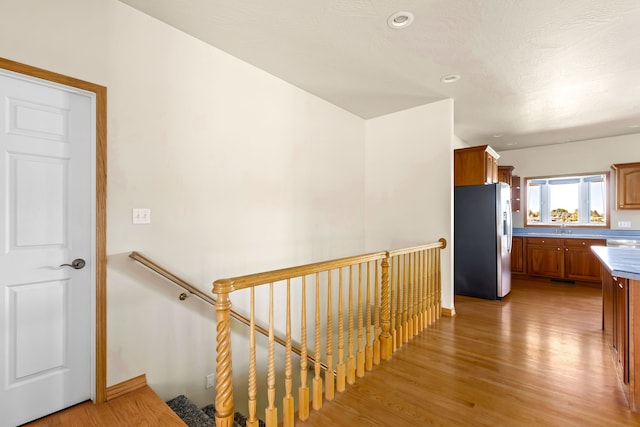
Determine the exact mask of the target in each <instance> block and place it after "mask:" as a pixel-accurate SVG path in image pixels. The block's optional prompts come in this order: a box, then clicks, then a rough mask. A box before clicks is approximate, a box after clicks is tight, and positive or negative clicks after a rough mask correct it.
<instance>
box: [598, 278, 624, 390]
mask: <svg viewBox="0 0 640 427" xmlns="http://www.w3.org/2000/svg"><path fill="white" fill-rule="evenodd" d="M602 329H603V330H604V334H605V339H606V341H607V344H609V346H611V350H612V351H613V359H614V362H615V367H616V370H617V371H618V374H619V376H620V378H622V381H623V382H624V383H625V384H628V383H629V280H628V279H625V278H622V277H615V276H611V273H609V272H608V271H607V269H606V268H603V269H602Z"/></svg>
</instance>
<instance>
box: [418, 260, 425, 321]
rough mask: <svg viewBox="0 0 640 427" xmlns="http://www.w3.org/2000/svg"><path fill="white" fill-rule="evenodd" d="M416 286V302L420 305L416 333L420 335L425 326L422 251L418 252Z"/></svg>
mask: <svg viewBox="0 0 640 427" xmlns="http://www.w3.org/2000/svg"><path fill="white" fill-rule="evenodd" d="M416 284H417V286H418V291H417V292H416V302H417V304H418V310H417V311H418V312H417V317H416V325H417V326H416V328H417V329H416V333H420V332H422V330H423V329H424V324H423V323H422V313H423V310H424V305H423V303H422V285H423V283H422V251H418V252H416Z"/></svg>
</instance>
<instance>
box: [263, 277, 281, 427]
mask: <svg viewBox="0 0 640 427" xmlns="http://www.w3.org/2000/svg"><path fill="white" fill-rule="evenodd" d="M273 331H274V324H273V283H269V356H268V362H267V363H268V364H267V403H268V406H267V407H266V408H265V410H264V418H265V420H264V421H265V425H266V427H277V426H278V408H276V406H275V404H276V362H275V349H274V343H275V340H274V338H273V337H274V332H273Z"/></svg>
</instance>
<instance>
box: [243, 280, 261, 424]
mask: <svg viewBox="0 0 640 427" xmlns="http://www.w3.org/2000/svg"><path fill="white" fill-rule="evenodd" d="M249 310H250V312H251V314H250V325H249V418H247V422H246V423H245V425H246V427H258V425H259V424H258V417H257V416H256V409H257V402H256V394H257V390H258V386H257V379H256V315H255V288H251V302H250V308H249Z"/></svg>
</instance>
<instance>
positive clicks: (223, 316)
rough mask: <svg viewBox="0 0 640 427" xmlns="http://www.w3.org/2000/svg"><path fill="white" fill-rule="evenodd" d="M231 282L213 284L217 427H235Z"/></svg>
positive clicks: (219, 281)
mask: <svg viewBox="0 0 640 427" xmlns="http://www.w3.org/2000/svg"><path fill="white" fill-rule="evenodd" d="M232 291H233V282H232V281H231V280H226V279H225V280H217V281H215V282H214V283H213V293H214V294H215V295H216V303H215V309H216V320H217V326H216V344H217V345H216V426H218V427H233V413H234V410H233V381H232V379H233V377H232V369H231V326H230V323H229V322H230V320H231V316H230V312H231V300H230V299H229V294H230V293H231V292H232Z"/></svg>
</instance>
